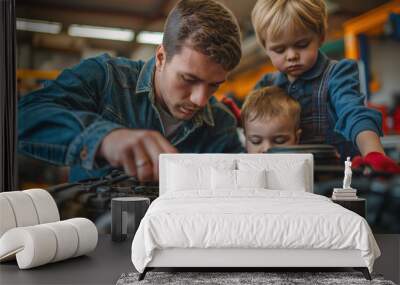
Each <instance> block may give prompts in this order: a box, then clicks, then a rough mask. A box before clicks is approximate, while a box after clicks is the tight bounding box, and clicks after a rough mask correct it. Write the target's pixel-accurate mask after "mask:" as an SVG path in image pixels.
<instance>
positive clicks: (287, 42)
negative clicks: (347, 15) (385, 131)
mask: <svg viewBox="0 0 400 285" xmlns="http://www.w3.org/2000/svg"><path fill="white" fill-rule="evenodd" d="M252 22H253V26H254V29H255V32H256V36H257V39H258V40H259V42H260V44H261V45H262V47H263V48H264V49H265V51H266V53H267V55H268V57H269V58H270V59H271V62H272V64H273V65H274V66H275V67H276V68H277V69H278V72H277V73H273V74H267V75H265V76H264V77H263V78H262V79H261V80H260V81H259V82H258V84H257V86H256V88H260V87H265V86H271V85H276V86H278V87H280V88H282V89H284V90H286V91H287V93H288V94H289V95H290V96H291V97H293V98H294V99H296V100H297V101H299V103H300V105H301V109H302V113H301V123H300V128H301V129H302V136H301V139H300V143H303V144H304V143H319V144H331V145H334V146H335V147H336V148H337V149H338V151H339V153H340V155H341V158H342V159H345V158H346V156H353V155H356V154H358V151H359V152H360V153H361V154H362V156H364V157H367V156H368V154H371V153H372V154H374V155H376V154H377V153H378V156H381V157H382V156H384V155H385V154H384V150H383V147H382V145H381V142H380V139H379V136H381V135H382V131H381V124H382V123H381V120H382V119H381V115H380V113H379V112H377V111H375V110H372V109H369V108H367V107H366V106H365V105H364V96H362V95H361V94H360V91H359V85H360V82H359V74H358V67H357V63H356V62H354V61H352V60H348V59H343V60H340V61H338V62H334V61H332V60H329V59H328V58H327V57H326V55H325V54H323V53H322V52H321V51H320V50H319V48H320V46H321V45H322V43H323V41H324V39H325V32H326V26H327V12H326V6H325V3H324V1H323V0H278V1H276V0H258V1H257V3H256V5H255V7H254V9H253V12H252ZM385 159H387V158H386V157H385ZM391 162H392V163H394V164H395V162H393V161H391ZM372 166H373V165H372Z"/></svg>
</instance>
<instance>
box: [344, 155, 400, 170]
mask: <svg viewBox="0 0 400 285" xmlns="http://www.w3.org/2000/svg"><path fill="white" fill-rule="evenodd" d="M364 165H368V166H370V167H372V169H373V170H375V171H383V172H388V173H400V166H399V165H398V164H397V163H396V162H395V161H394V160H392V159H390V158H389V157H387V156H386V155H384V154H383V153H380V152H376V151H373V152H370V153H368V154H367V155H366V156H365V157H364V158H362V157H361V156H359V155H357V156H355V157H354V158H353V159H352V161H351V166H352V168H359V167H361V166H364Z"/></svg>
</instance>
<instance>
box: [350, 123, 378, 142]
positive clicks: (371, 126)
mask: <svg viewBox="0 0 400 285" xmlns="http://www.w3.org/2000/svg"><path fill="white" fill-rule="evenodd" d="M380 121H381V120H379V123H380ZM363 131H373V132H375V133H376V134H377V135H378V136H383V133H382V130H381V127H380V126H379V125H377V122H376V121H375V120H371V119H363V120H360V121H358V122H357V123H356V124H354V127H353V128H352V130H351V134H350V137H351V141H352V142H353V144H354V145H357V143H356V139H357V136H358V134H359V133H361V132H363Z"/></svg>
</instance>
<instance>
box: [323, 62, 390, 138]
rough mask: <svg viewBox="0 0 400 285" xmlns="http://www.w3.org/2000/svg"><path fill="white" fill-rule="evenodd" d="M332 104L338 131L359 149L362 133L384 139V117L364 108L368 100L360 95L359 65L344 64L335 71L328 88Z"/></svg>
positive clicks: (339, 64)
mask: <svg viewBox="0 0 400 285" xmlns="http://www.w3.org/2000/svg"><path fill="white" fill-rule="evenodd" d="M328 88H329V89H328V90H329V96H330V103H331V104H332V106H333V107H334V110H335V111H336V115H337V118H338V120H337V122H336V124H335V131H336V132H338V133H340V134H342V135H343V136H344V137H345V138H346V139H348V140H351V141H352V142H353V143H354V144H355V145H356V138H357V135H358V134H359V133H360V132H362V131H366V130H369V131H373V132H375V133H376V134H377V135H378V136H381V135H382V130H381V125H382V117H381V114H380V113H379V112H378V111H376V110H372V109H369V108H368V107H366V106H365V104H364V99H365V96H363V95H362V94H361V93H360V80H359V73H358V66H357V63H356V62H354V61H352V60H347V59H345V60H341V61H339V62H338V63H337V64H336V65H335V66H334V67H333V69H332V71H331V74H330V76H329V84H328Z"/></svg>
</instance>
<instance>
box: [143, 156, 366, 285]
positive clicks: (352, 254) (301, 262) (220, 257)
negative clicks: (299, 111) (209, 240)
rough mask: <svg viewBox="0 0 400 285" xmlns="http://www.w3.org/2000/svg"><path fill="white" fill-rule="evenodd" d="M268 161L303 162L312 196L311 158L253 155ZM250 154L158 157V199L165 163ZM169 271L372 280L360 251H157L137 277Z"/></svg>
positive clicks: (164, 174) (161, 190) (163, 178)
mask: <svg viewBox="0 0 400 285" xmlns="http://www.w3.org/2000/svg"><path fill="white" fill-rule="evenodd" d="M260 155H262V157H263V159H264V158H265V159H268V160H269V159H271V160H289V159H290V160H291V161H292V160H304V161H305V162H306V164H305V165H306V167H307V168H308V170H309V171H308V179H309V181H310V183H309V187H308V189H306V190H307V191H308V192H313V184H314V183H313V181H314V179H313V172H314V171H313V157H312V155H311V154H254V155H253V156H260ZM244 156H246V157H248V156H252V154H161V155H160V168H159V169H160V172H159V173H160V195H162V194H163V193H165V191H166V187H165V185H166V180H167V179H168V178H167V176H166V173H167V172H166V167H167V164H168V161H170V160H174V159H182V158H184V159H196V160H197V159H204V160H208V161H209V160H210V159H212V160H213V159H221V158H222V159H232V160H234V159H238V158H240V157H244ZM159 267H162V268H172V267H178V268H179V267H182V268H184V267H207V268H210V267H211V268H213V267H223V268H226V267H231V268H237V269H238V271H245V270H243V269H244V268H266V267H275V268H276V267H279V268H281V267H285V268H287V267H301V268H304V267H310V268H312V267H318V268H321V267H326V268H329V267H353V268H354V269H356V270H360V271H362V273H363V274H364V276H365V278H366V279H368V280H371V276H370V274H369V271H368V268H367V267H366V264H365V262H364V260H363V259H362V257H361V252H360V250H328V249H253V248H252V249H246V248H243V249H238V248H231V249H229V248H224V249H215V248H211V249H192V248H185V249H184V248H170V249H162V250H160V249H158V250H156V251H155V252H154V256H153V259H152V260H151V262H150V263H149V264H148V265H147V267H146V268H145V270H144V272H143V273H141V274H140V276H139V280H142V279H143V278H144V277H145V274H146V272H147V271H149V270H152V269H154V268H159Z"/></svg>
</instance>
